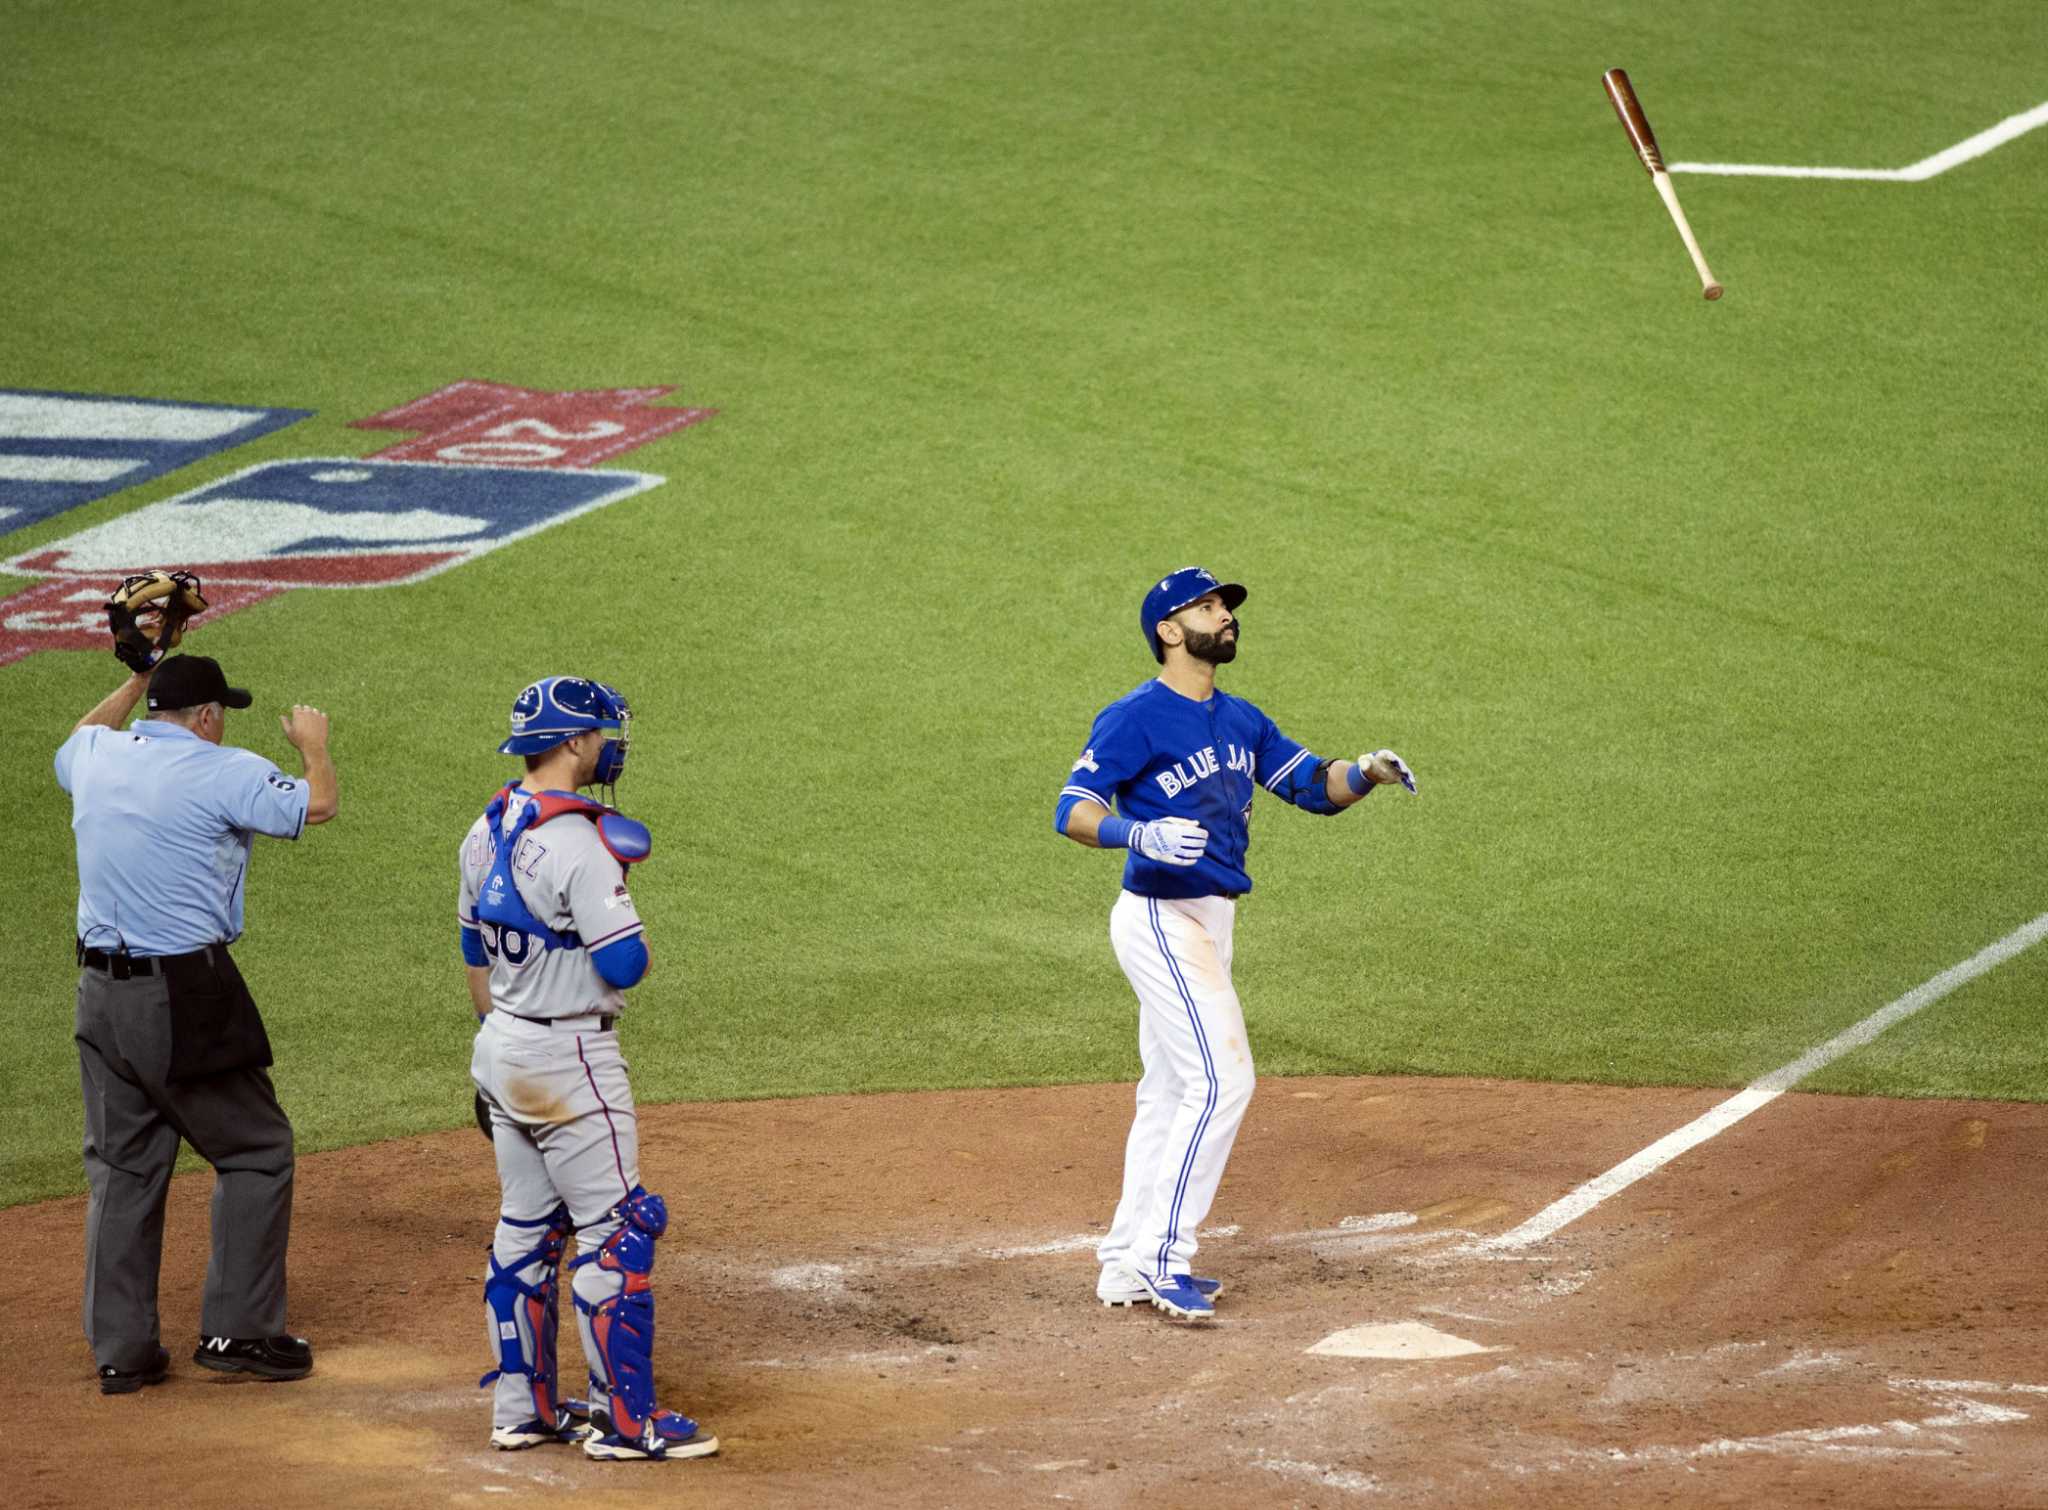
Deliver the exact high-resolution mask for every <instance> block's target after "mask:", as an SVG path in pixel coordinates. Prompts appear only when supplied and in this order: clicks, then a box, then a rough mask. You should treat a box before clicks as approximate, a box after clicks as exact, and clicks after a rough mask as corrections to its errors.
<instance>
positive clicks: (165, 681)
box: [149, 655, 255, 713]
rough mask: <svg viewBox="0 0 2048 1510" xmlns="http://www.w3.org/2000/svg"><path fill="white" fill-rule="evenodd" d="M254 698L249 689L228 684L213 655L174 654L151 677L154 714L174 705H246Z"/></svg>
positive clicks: (240, 706)
mask: <svg viewBox="0 0 2048 1510" xmlns="http://www.w3.org/2000/svg"><path fill="white" fill-rule="evenodd" d="M254 701H255V699H254V698H252V697H250V696H249V690H248V688H246V687H230V686H229V685H228V679H227V677H226V676H225V675H224V674H223V673H222V671H221V669H220V662H219V661H217V660H215V659H214V658H213V657H212V656H210V655H174V656H172V657H171V658H170V659H169V660H167V661H165V662H164V663H163V664H162V665H161V666H159V667H157V668H156V670H155V671H154V672H153V673H151V675H150V678H149V709H150V711H151V712H152V713H155V712H158V711H160V710H166V709H171V708H197V707H199V706H200V705H201V704H202V703H219V704H220V705H221V706H222V707H224V708H246V707H248V706H249V704H250V703H252V702H254Z"/></svg>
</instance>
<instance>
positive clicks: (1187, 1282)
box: [1138, 1273, 1216, 1321]
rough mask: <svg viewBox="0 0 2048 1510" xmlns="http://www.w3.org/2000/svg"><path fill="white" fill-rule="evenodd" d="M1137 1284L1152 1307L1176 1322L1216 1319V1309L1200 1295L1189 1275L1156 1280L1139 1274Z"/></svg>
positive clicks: (1204, 1296) (1171, 1275) (1207, 1298)
mask: <svg viewBox="0 0 2048 1510" xmlns="http://www.w3.org/2000/svg"><path fill="white" fill-rule="evenodd" d="M1138 1282H1139V1283H1140V1284H1142V1285H1143V1286H1144V1287H1145V1293H1146V1294H1147V1295H1150V1296H1151V1297H1152V1304H1153V1306H1154V1307H1156V1308H1157V1309H1159V1310H1162V1311H1164V1312H1165V1313H1166V1314H1167V1315H1169V1316H1171V1317H1173V1318H1174V1320H1176V1321H1213V1320H1214V1319H1215V1317H1216V1307H1214V1306H1213V1305H1211V1304H1210V1303H1209V1297H1208V1296H1207V1295H1204V1294H1203V1293H1202V1291H1201V1289H1200V1288H1199V1287H1198V1286H1197V1285H1196V1283H1195V1281H1194V1279H1193V1277H1192V1276H1190V1275H1187V1274H1169V1275H1167V1276H1166V1278H1164V1279H1158V1278H1155V1277H1153V1276H1152V1275H1150V1274H1143V1273H1141V1274H1139V1275H1138Z"/></svg>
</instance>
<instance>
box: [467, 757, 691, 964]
mask: <svg viewBox="0 0 2048 1510" xmlns="http://www.w3.org/2000/svg"><path fill="white" fill-rule="evenodd" d="M515 790H517V789H516V788H515V787H510V786H508V787H506V788H505V789H504V790H502V791H500V792H499V793H498V795H497V796H495V797H493V798H492V799H491V802H490V806H488V807H486V808H485V809H484V821H485V824H486V826H487V827H488V828H489V830H490V835H491V868H490V870H489V871H487V872H486V873H485V875H484V884H483V889H482V892H481V894H480V895H479V896H478V897H477V904H476V915H477V917H478V918H479V919H481V920H482V921H484V922H487V923H494V924H496V925H498V926H499V927H501V928H513V929H517V930H518V931H519V932H521V933H525V934H528V935H530V936H532V937H533V938H536V939H538V940H540V942H541V946H542V947H543V948H546V949H580V948H582V947H583V940H582V938H581V937H580V936H579V935H577V934H575V933H557V932H556V931H555V930H554V929H552V928H550V927H548V925H547V924H545V923H543V922H542V921H541V920H540V919H539V918H537V917H535V916H534V915H533V909H532V908H530V907H528V906H527V905H526V899H525V898H524V897H522V896H520V895H519V888H518V886H516V885H515V884H514V883H513V880H512V860H513V857H514V856H515V855H517V854H518V853H519V841H520V840H521V839H523V838H525V837H526V833H527V831H528V830H529V829H534V828H538V827H540V825H541V824H543V823H547V822H550V821H552V820H553V819H556V818H560V817H562V816H563V815H564V814H567V813H574V814H577V815H578V816H580V817H583V818H587V819H589V820H590V822H591V823H593V824H595V825H596V827H597V836H598V838H599V839H600V840H602V841H603V843H604V847H605V848H606V849H607V850H608V851H610V853H611V857H612V858H613V859H614V860H617V861H618V862H619V868H620V869H621V870H623V869H625V868H626V867H627V866H629V865H632V864H633V863H635V862H636V861H639V860H644V859H646V858H647V856H648V853H649V852H650V851H651V850H652V849H653V847H654V844H653V836H652V835H651V834H649V833H648V831H647V825H645V824H644V823H638V822H635V821H634V820H633V819H631V818H628V817H627V816H626V815H625V814H624V813H622V812H619V811H618V810H617V809H616V808H609V807H606V806H605V805H604V804H603V803H602V802H595V801H592V800H591V799H590V798H588V797H583V796H577V795H574V794H572V793H568V792H541V793H539V794H537V795H536V796H534V797H533V799H532V800H531V801H529V802H528V803H527V804H526V810H525V811H524V812H522V813H521V814H520V815H519V816H518V817H517V818H515V819H514V820H513V821H512V831H511V832H510V833H507V832H505V805H506V804H507V803H508V802H510V801H511V800H512V794H513V792H514V791H515Z"/></svg>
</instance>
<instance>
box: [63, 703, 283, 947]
mask: <svg viewBox="0 0 2048 1510" xmlns="http://www.w3.org/2000/svg"><path fill="white" fill-rule="evenodd" d="M56 765H57V784H58V785H59V786H61V787H63V788H64V790H65V791H67V792H69V793H70V794H71V829H72V832H73V833H74V834H75V835H76V836H77V839H78V936H79V938H80V939H82V940H84V942H85V944H86V946H87V947H88V948H92V949H99V950H102V951H104V952H106V953H110V954H111V953H117V952H120V951H123V950H125V951H127V952H128V953H130V954H147V955H158V954H189V953H190V952H192V951H193V950H195V949H203V948H205V947H206V946H207V945H208V944H231V943H233V942H234V941H235V940H236V939H238V938H240V937H241V936H242V881H243V878H244V877H245V876H246V875H247V874H248V871H249V849H250V846H251V845H252V844H253V843H254V842H255V837H256V835H257V834H269V835H270V836H271V837H273V838H277V839H296V838H298V837H299V835H300V834H302V833H304V832H305V831H306V805H307V803H308V801H309V800H310V798H311V796H312V794H311V793H310V792H309V791H308V790H307V787H306V783H305V781H304V780H303V779H301V778H299V777H296V776H287V775H285V773H284V772H282V771H280V770H279V769H278V768H277V767H276V766H274V765H272V764H271V763H270V762H269V761H267V760H265V759H264V758H263V757H262V756H261V755H258V754H256V753H255V752H254V751H253V750H241V749H236V748H235V747H234V746H233V745H217V744H213V743H210V742H209V741H207V740H204V739H201V738H200V737H199V736H198V735H197V734H195V733H193V732H192V731H191V730H190V729H188V728H186V727H185V726H184V725H183V724H176V723H171V722H169V721H168V720H163V719H153V718H146V719H140V720H138V721H137V722H136V723H135V725H134V726H133V727H132V728H127V729H107V728H102V727H100V726H98V725H96V724H89V725H87V726H86V727H85V728H83V729H77V730H74V731H73V732H72V735H71V737H70V738H69V739H67V740H65V741H64V743H63V744H62V745H60V746H59V747H58V749H57V760H56Z"/></svg>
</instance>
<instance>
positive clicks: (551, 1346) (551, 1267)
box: [477, 1206, 569, 1422]
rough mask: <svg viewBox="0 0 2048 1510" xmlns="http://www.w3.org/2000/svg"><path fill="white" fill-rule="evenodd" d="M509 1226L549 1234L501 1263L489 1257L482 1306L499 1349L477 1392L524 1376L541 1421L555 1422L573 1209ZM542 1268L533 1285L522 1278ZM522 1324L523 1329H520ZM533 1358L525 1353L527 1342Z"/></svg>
mask: <svg viewBox="0 0 2048 1510" xmlns="http://www.w3.org/2000/svg"><path fill="white" fill-rule="evenodd" d="M499 1221H500V1223H501V1224H502V1225H504V1226H507V1227H537V1228H543V1229H545V1230H544V1231H543V1232H542V1234H541V1238H540V1241H539V1242H537V1243H536V1244H534V1246H533V1247H532V1248H530V1249H528V1250H527V1251H526V1252H525V1253H523V1254H521V1255H520V1256H519V1257H518V1258H516V1259H514V1260H513V1261H512V1262H511V1263H509V1264H506V1263H500V1262H499V1261H498V1255H497V1252H496V1251H495V1248H494V1249H493V1250H492V1251H490V1253H489V1254H488V1256H489V1258H490V1264H491V1274H490V1278H489V1279H487V1280H485V1281H484V1303H485V1307H486V1309H487V1311H488V1312H489V1316H490V1321H491V1325H492V1328H493V1331H494V1333H495V1335H496V1339H497V1344H498V1366H497V1367H496V1368H494V1369H492V1370H491V1371H490V1372H489V1373H487V1374H485V1375H484V1376H483V1378H481V1379H479V1380H478V1381H477V1384H478V1387H480V1388H481V1387H482V1386H484V1385H487V1384H490V1383H492V1382H493V1381H494V1380H496V1379H497V1378H498V1377H499V1375H501V1374H518V1375H523V1376H524V1377H525V1378H526V1380H527V1384H528V1386H529V1388H530V1390H531V1393H532V1396H533V1415H534V1419H535V1420H537V1421H547V1422H557V1421H559V1419H560V1412H559V1410H558V1408H557V1405H556V1399H555V1339H556V1332H557V1328H558V1322H559V1317H560V1295H561V1269H562V1250H563V1248H564V1246H565V1245H566V1244H567V1242H568V1237H569V1210H568V1208H567V1207H566V1206H557V1207H556V1208H555V1209H554V1210H553V1211H551V1212H549V1213H548V1214H547V1215H546V1216H544V1217H540V1218H537V1219H535V1220H531V1221H522V1220H520V1219H518V1218H516V1217H500V1218H499ZM535 1268H538V1269H539V1273H538V1275H536V1277H535V1278H534V1280H533V1281H532V1282H530V1283H529V1282H528V1281H526V1280H524V1279H522V1278H521V1277H520V1276H521V1275H522V1274H525V1273H528V1272H529V1271H531V1270H533V1269H535ZM522 1323H523V1325H522ZM529 1337H530V1338H531V1339H532V1345H533V1353H532V1356H531V1357H529V1356H528V1354H527V1338H529Z"/></svg>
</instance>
